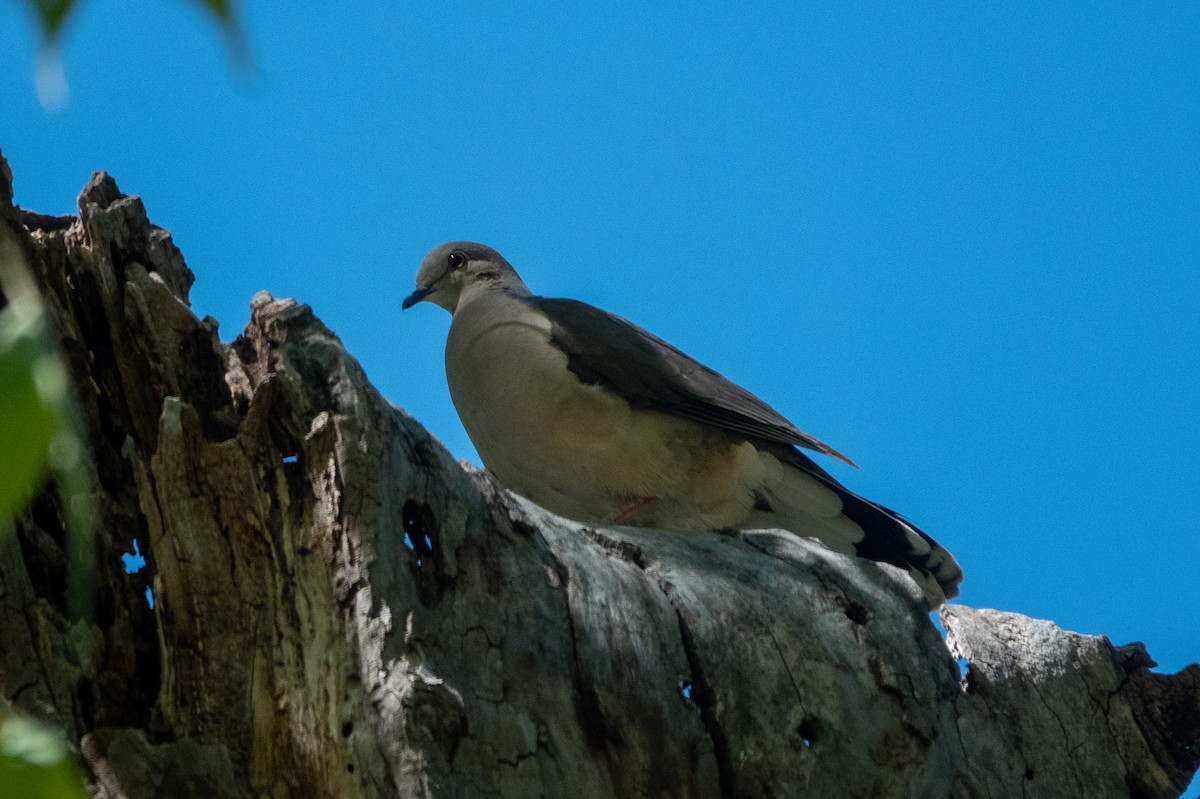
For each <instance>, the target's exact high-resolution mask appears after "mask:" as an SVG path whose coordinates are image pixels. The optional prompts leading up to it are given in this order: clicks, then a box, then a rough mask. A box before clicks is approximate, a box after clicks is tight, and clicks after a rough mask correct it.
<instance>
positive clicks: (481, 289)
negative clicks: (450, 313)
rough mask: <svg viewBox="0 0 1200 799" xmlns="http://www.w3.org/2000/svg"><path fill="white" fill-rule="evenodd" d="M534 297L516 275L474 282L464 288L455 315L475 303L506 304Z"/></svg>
mask: <svg viewBox="0 0 1200 799" xmlns="http://www.w3.org/2000/svg"><path fill="white" fill-rule="evenodd" d="M532 296H533V292H531V291H530V290H529V287H528V286H526V285H525V283H524V282H523V281H522V280H521V278H519V277H517V276H516V275H505V276H500V277H496V278H494V279H491V280H487V279H485V280H473V281H472V282H471V283H469V284H468V285H466V286H464V287H463V290H462V293H461V294H460V295H459V296H458V303H457V304H456V305H455V308H454V313H455V314H457V313H459V311H461V310H462V309H463V308H464V307H466V306H469V305H472V304H474V303H480V302H481V303H493V302H504V301H506V300H516V299H520V298H524V297H532Z"/></svg>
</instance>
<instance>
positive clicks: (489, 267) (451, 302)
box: [400, 241, 528, 313]
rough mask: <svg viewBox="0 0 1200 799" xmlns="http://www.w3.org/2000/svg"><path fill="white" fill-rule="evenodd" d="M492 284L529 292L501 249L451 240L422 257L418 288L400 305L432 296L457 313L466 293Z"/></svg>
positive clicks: (411, 304) (434, 300) (411, 305)
mask: <svg viewBox="0 0 1200 799" xmlns="http://www.w3.org/2000/svg"><path fill="white" fill-rule="evenodd" d="M492 286H499V287H501V288H505V289H508V290H511V291H518V292H521V293H525V294H528V289H526V288H525V284H524V283H522V282H521V278H519V277H517V273H516V270H514V269H513V268H512V265H511V264H509V262H508V261H506V260H504V256H502V255H501V254H500V253H498V252H496V251H495V250H493V249H492V248H491V247H487V246H484V245H483V244H476V243H474V242H471V241H451V242H447V243H445V244H442V245H440V246H438V247H434V248H433V249H432V250H430V251H429V254H428V255H426V256H425V258H424V260H422V261H421V267H420V268H419V269H418V270H417V290H416V291H414V292H413V293H412V294H409V295H408V296H407V297H406V298H405V299H404V302H403V303H401V305H400V307H401V308H402V309H408V308H411V307H413V306H414V305H416V304H417V303H418V302H421V301H423V300H429V301H430V302H432V303H434V304H435V305H440V306H441V307H443V308H445V309H446V310H447V311H449V312H450V313H454V309H455V308H457V307H458V305H459V303H460V301H461V300H462V299H463V297H464V295H471V294H473V293H475V292H476V291H479V290H483V289H486V288H488V287H492Z"/></svg>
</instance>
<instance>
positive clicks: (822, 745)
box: [0, 169, 1200, 799]
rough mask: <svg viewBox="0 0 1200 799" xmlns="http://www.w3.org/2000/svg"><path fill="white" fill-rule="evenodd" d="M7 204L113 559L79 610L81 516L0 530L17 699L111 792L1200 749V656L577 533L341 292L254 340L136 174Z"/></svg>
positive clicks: (637, 788) (1187, 759)
mask: <svg viewBox="0 0 1200 799" xmlns="http://www.w3.org/2000/svg"><path fill="white" fill-rule="evenodd" d="M6 171H7V170H6V169H3V170H0V172H6ZM8 189H9V187H8V186H7V185H4V186H0V200H3V202H0V217H2V218H0V222H2V227H0V231H2V232H3V234H4V235H8V236H10V237H13V238H14V239H15V240H16V241H17V242H18V243H19V244H20V246H21V248H22V249H23V250H24V252H25V254H26V257H27V259H28V261H29V264H30V266H31V268H32V269H33V271H34V273H35V277H36V279H37V281H38V283H39V285H40V286H41V289H42V291H43V292H44V296H45V300H46V302H47V303H48V304H49V306H50V308H51V309H52V314H53V319H54V322H55V327H56V331H57V334H58V336H59V338H60V340H61V342H62V346H63V348H64V351H65V353H66V356H67V358H68V360H69V363H70V368H71V372H72V374H73V376H74V378H75V380H76V383H77V385H78V387H79V391H80V393H81V399H82V404H83V407H84V410H85V415H86V420H87V424H88V428H89V430H90V435H91V443H92V447H93V449H94V462H95V476H96V486H97V487H96V492H97V500H98V508H99V511H98V512H99V519H98V522H99V523H98V538H97V541H96V548H97V552H98V562H99V563H100V564H101V566H100V570H99V574H98V575H97V585H98V589H97V602H96V607H95V612H94V617H92V618H83V619H70V618H67V616H66V611H65V600H64V596H65V593H64V582H63V574H64V571H63V562H64V555H63V551H62V538H63V534H62V523H61V513H60V512H59V509H58V507H57V505H56V501H55V500H54V498H53V497H52V496H51V495H50V494H45V495H43V496H42V497H40V498H39V499H38V500H37V502H36V503H35V504H34V505H33V507H32V508H31V509H30V511H29V512H28V514H27V515H26V517H25V518H24V519H23V520H22V521H21V522H20V524H19V533H18V535H17V536H9V537H8V538H7V539H6V540H4V541H2V542H0V641H2V642H3V650H2V652H0V685H2V687H3V690H4V692H5V695H6V696H7V697H8V698H9V699H10V700H11V701H12V702H13V703H15V704H16V705H18V706H20V707H22V708H26V709H28V710H30V711H32V712H34V713H36V714H39V715H41V716H42V717H44V718H49V719H51V720H52V721H53V722H55V723H57V724H58V725H59V726H60V728H61V729H62V731H63V734H64V736H65V737H66V738H67V739H68V740H69V741H71V742H73V743H76V744H78V745H79V748H80V750H81V752H82V754H83V756H84V758H85V759H86V762H87V764H88V766H89V768H90V769H91V771H92V774H93V775H94V779H95V789H96V791H97V792H98V793H99V794H100V795H103V796H109V797H129V798H130V799H141V797H168V796H169V797H206V798H208V797H217V798H218V799H220V798H221V797H288V796H297V797H299V796H304V797H331V798H333V797H352V796H363V797H396V796H405V797H409V796H412V797H475V796H503V797H538V796H543V797H568V796H570V797H622V799H624V798H625V797H789V796H812V797H921V799H925V798H926V797H997V798H998V799H999V798H1003V799H1008V797H1016V796H1026V797H1054V799H1060V798H1061V797H1118V796H1120V797H1124V796H1129V797H1137V798H1138V799H1146V798H1148V797H1174V796H1178V795H1179V793H1180V791H1181V790H1182V789H1183V787H1184V786H1185V785H1186V784H1187V781H1188V779H1189V777H1190V776H1191V774H1192V772H1193V770H1194V769H1195V767H1196V765H1197V761H1198V759H1200V746H1198V744H1200V667H1198V666H1190V667H1189V668H1188V669H1185V670H1184V671H1183V672H1180V673H1179V674H1176V675H1169V676H1168V675H1159V674H1154V673H1151V672H1150V671H1149V670H1148V663H1149V659H1148V658H1147V656H1146V654H1145V652H1144V651H1143V650H1142V649H1141V648H1140V647H1139V646H1138V645H1133V646H1130V647H1123V648H1114V647H1112V646H1111V645H1110V644H1109V643H1108V641H1107V640H1106V639H1103V638H1091V637H1087V636H1080V635H1075V634H1073V633H1068V632H1064V631H1062V630H1060V629H1058V628H1057V627H1055V626H1054V625H1052V624H1050V623H1048V622H1041V621H1035V620H1032V619H1028V618H1024V617H1021V616H1016V615H1013V614H1007V613H999V612H996V611H988V610H972V609H970V608H967V607H963V606H952V607H950V608H949V609H947V610H946V611H944V613H943V615H942V619H943V621H944V624H945V627H946V629H947V630H948V632H949V642H948V643H949V649H947V645H946V643H944V642H943V641H942V640H941V638H940V637H939V635H938V633H937V631H936V630H935V628H934V626H933V625H932V624H931V623H930V620H929V618H928V616H927V615H926V613H925V612H923V611H922V610H921V609H920V606H919V594H918V593H917V591H916V589H915V587H914V586H913V585H912V584H911V583H910V582H909V581H908V580H907V578H905V577H904V576H903V575H901V574H900V573H899V572H895V571H893V570H890V569H889V568H888V567H884V566H880V565H877V564H874V563H871V562H867V561H864V560H858V559H852V558H846V557H843V556H840V555H836V554H832V553H830V552H828V551H826V550H825V549H823V548H822V547H821V546H819V545H817V544H814V543H811V542H809V541H805V540H801V539H798V538H797V537H795V536H792V535H789V534H784V533H777V532H747V533H743V534H740V535H736V536H731V535H720V534H716V533H693V534H686V535H682V534H672V533H663V532H657V531H652V530H634V529H607V528H597V529H592V528H586V527H582V526H580V525H577V524H572V523H569V522H565V521H563V520H562V519H558V518H555V517H552V516H550V515H549V514H547V513H545V512H544V511H541V510H540V509H538V508H536V507H534V506H532V505H530V504H528V503H525V502H523V501H521V500H519V499H516V498H514V497H513V496H512V495H510V494H508V493H507V492H506V491H504V490H503V489H502V488H501V487H499V486H498V485H496V484H495V483H494V482H492V481H491V480H490V479H489V478H488V477H487V476H486V475H484V474H481V473H478V472H474V471H471V470H469V469H464V468H463V467H462V466H461V465H459V464H457V463H455V461H454V460H453V459H452V458H451V457H450V455H449V454H448V453H447V452H446V450H445V449H444V448H443V447H442V446H441V445H440V444H439V443H438V442H437V441H436V440H434V439H433V438H432V437H431V436H430V435H429V433H428V432H426V431H425V430H424V429H423V428H422V427H421V426H420V425H419V424H417V423H416V422H415V421H413V419H412V418H410V417H409V416H408V415H407V414H405V413H404V412H403V411H402V410H400V409H398V408H396V407H394V406H392V405H391V404H389V403H388V402H387V401H386V400H384V399H383V398H382V397H381V396H379V394H378V393H377V392H376V391H375V389H373V388H372V387H371V386H370V384H369V383H368V382H367V380H366V378H365V376H364V374H363V372H362V369H361V368H360V367H359V365H358V363H357V362H355V361H354V359H353V358H351V357H350V356H349V355H348V354H347V353H346V351H345V350H344V349H343V348H342V345H341V344H340V342H339V341H338V339H337V338H336V337H335V336H334V335H333V334H332V333H331V332H330V331H329V330H328V329H326V328H325V327H324V325H322V324H321V323H320V321H318V320H317V319H316V318H315V317H314V316H313V314H312V312H311V311H310V310H309V308H308V307H306V306H304V305H300V304H297V303H295V302H293V301H291V300H274V299H272V298H271V297H269V296H267V295H265V294H260V295H259V296H257V297H255V298H254V300H253V302H252V308H253V317H252V319H251V321H250V324H249V325H248V326H247V328H246V330H245V331H244V333H243V334H242V335H241V336H240V337H239V338H238V339H237V340H236V341H234V342H233V343H232V344H223V343H221V341H220V340H219V338H218V336H217V331H216V324H215V322H213V321H212V320H208V319H206V320H199V319H197V318H196V317H195V316H194V315H193V314H192V312H191V311H190V309H189V307H188V289H189V287H190V285H191V283H192V274H191V272H190V271H189V270H188V268H187V267H186V266H185V265H184V261H183V258H182V256H181V255H180V253H179V251H178V250H177V249H176V248H175V247H174V245H173V244H172V242H171V239H170V236H169V235H168V234H167V233H166V232H165V231H163V230H162V229H160V228H157V227H155V226H153V225H151V224H150V223H149V222H148V221H147V218H146V214H145V211H144V209H143V207H142V203H141V202H140V200H138V199H137V198H136V197H126V196H124V195H122V194H120V193H119V191H118V190H117V187H116V184H115V183H114V182H113V181H112V179H111V178H109V177H107V176H106V175H103V174H98V175H96V176H95V177H93V179H92V181H91V182H90V183H89V184H88V185H87V187H86V188H85V189H84V191H83V193H82V195H81V196H80V198H79V209H80V215H79V217H78V218H75V217H64V218H48V217H43V216H39V215H36V214H30V213H28V212H23V211H20V210H18V209H15V208H13V207H12V206H11V205H10V204H9V202H8V199H7V198H9V197H11V193H9V191H8ZM135 539H136V540H137V541H138V542H139V543H140V547H141V550H142V552H143V553H144V554H145V555H146V557H147V558H148V559H149V561H150V563H149V566H148V568H147V569H146V570H144V571H142V572H139V573H136V574H132V575H129V574H126V573H125V572H124V569H123V568H122V566H121V563H120V561H119V556H120V554H121V553H123V552H128V551H130V550H131V549H132V546H133V542H134V540H135ZM146 574H150V575H152V581H151V582H149V583H147V578H146V577H145V575H146ZM148 584H149V585H151V586H152V588H153V596H154V601H155V606H154V609H153V610H151V609H150V608H149V607H148V606H147V601H146V598H145V596H144V593H143V591H144V588H145V587H146V586H147V585H148ZM952 652H953V654H952ZM956 657H961V658H964V659H965V660H966V662H967V663H968V664H969V671H968V673H967V676H966V679H965V681H964V680H963V679H962V677H961V675H960V671H959V668H958V666H957V664H956V662H955V661H956Z"/></svg>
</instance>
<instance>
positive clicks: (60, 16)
mask: <svg viewBox="0 0 1200 799" xmlns="http://www.w3.org/2000/svg"><path fill="white" fill-rule="evenodd" d="M30 2H31V4H32V5H33V10H34V13H35V14H36V15H37V18H38V21H39V22H40V23H41V24H42V34H43V35H44V36H45V38H46V39H47V40H54V39H56V38H57V37H58V34H59V33H60V32H61V31H62V27H63V23H64V22H66V20H67V16H68V15H69V14H70V13H71V9H72V8H74V7H75V0H30Z"/></svg>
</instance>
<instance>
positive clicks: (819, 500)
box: [748, 447, 963, 608]
mask: <svg viewBox="0 0 1200 799" xmlns="http://www.w3.org/2000/svg"><path fill="white" fill-rule="evenodd" d="M764 449H765V447H764ZM771 454H773V455H774V456H775V457H776V458H779V459H780V460H784V459H785V458H786V460H784V462H783V463H779V466H781V467H783V471H784V472H786V473H787V474H786V475H782V474H780V473H779V472H776V475H777V476H779V477H781V478H782V479H781V480H779V481H778V482H774V484H773V485H772V486H771V489H770V490H769V491H768V492H766V494H767V495H765V496H763V497H762V498H761V500H762V502H761V506H759V505H756V506H755V508H756V512H755V513H753V514H752V520H748V521H751V523H753V524H755V525H760V524H761V525H762V526H764V527H781V528H783V529H786V530H790V531H792V532H794V533H797V534H799V535H806V536H813V537H816V538H818V539H820V540H821V541H823V542H825V543H826V544H828V545H829V547H830V548H831V549H833V550H835V551H838V552H844V553H846V554H855V555H859V556H860V557H864V558H870V559H871V560H876V561H880V562H883V563H889V564H891V565H893V566H897V567H899V568H901V569H905V570H907V571H908V573H909V574H910V575H912V578H913V579H914V580H915V581H916V583H917V584H918V585H919V586H920V587H921V590H922V591H923V592H924V594H925V596H926V597H927V598H928V599H929V603H930V605H931V606H932V607H933V608H938V607H940V606H941V605H942V604H943V603H944V602H945V600H947V599H953V598H954V597H956V596H958V586H959V583H961V582H962V577H963V574H962V569H961V568H959V565H958V563H957V562H956V561H955V560H954V556H953V555H951V554H950V553H949V552H947V551H946V548H945V547H943V546H942V545H941V544H939V543H938V542H937V541H935V540H933V538H932V537H931V536H929V535H928V534H927V533H925V532H924V531H922V530H920V529H918V528H917V527H915V526H914V525H912V524H910V523H909V522H908V521H907V520H905V519H904V517H902V516H901V515H900V514H898V513H896V512H895V511H893V510H891V509H889V508H886V507H884V506H883V505H880V504H879V503H877V502H872V501H871V500H869V499H864V498H863V497H860V496H858V495H857V494H855V493H853V492H852V491H850V490H848V489H847V488H846V487H845V486H843V485H842V484H841V483H839V482H838V481H837V480H835V479H834V478H833V477H832V476H831V475H829V474H828V473H826V472H825V471H824V470H823V469H821V468H820V467H819V466H817V465H816V464H815V463H813V461H812V460H810V459H809V458H808V457H807V456H805V455H803V454H802V453H800V452H799V451H797V450H794V449H793V450H791V451H790V452H788V451H786V450H782V449H779V450H776V451H775V452H772V453H771ZM780 456H783V457H782V458H781V457H780ZM777 463H778V461H777Z"/></svg>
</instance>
